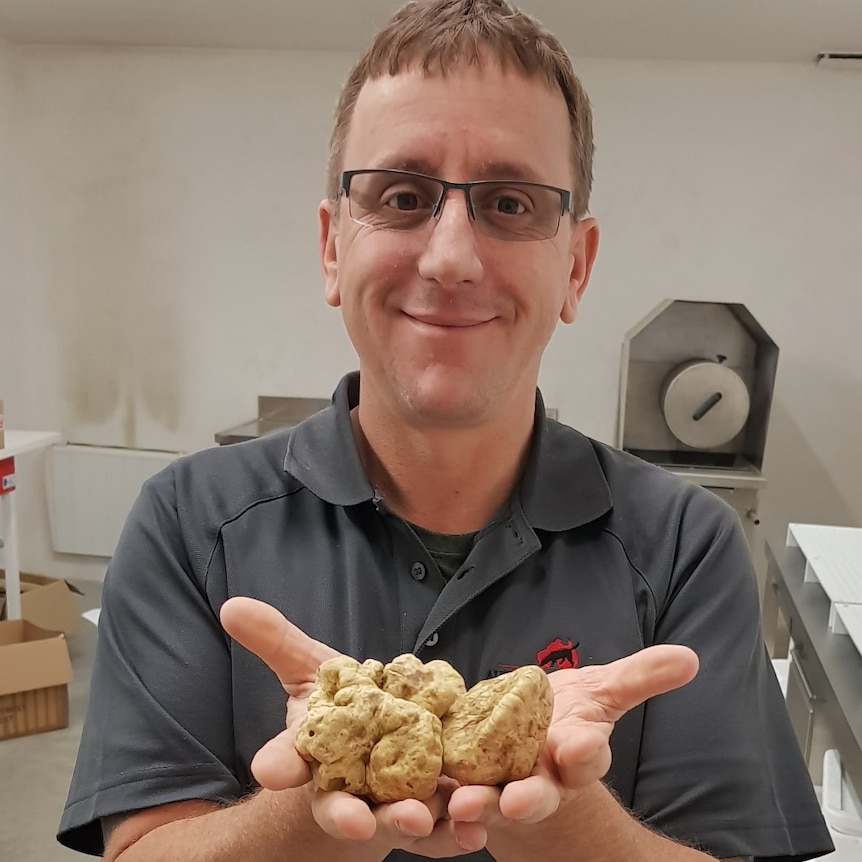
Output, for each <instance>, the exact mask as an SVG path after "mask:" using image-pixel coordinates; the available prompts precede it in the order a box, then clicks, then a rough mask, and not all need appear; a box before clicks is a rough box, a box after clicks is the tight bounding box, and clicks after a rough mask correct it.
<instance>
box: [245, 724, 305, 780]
mask: <svg viewBox="0 0 862 862" xmlns="http://www.w3.org/2000/svg"><path fill="white" fill-rule="evenodd" d="M293 740H294V732H293V729H288V730H283V731H282V732H281V733H279V734H278V736H274V737H273V738H272V739H270V740H269V741H268V742H266V743H264V745H263V747H262V748H260V749H259V750H258V752H257V753H256V754H255V756H254V757H253V758H252V761H251V774H252V775H253V776H254V777H255V780H256V781H257V782H258V784H260V786H261V787H265V788H266V789H267V790H287V788H288V787H302V785H303V784H307V783H308V782H309V781H311V768H310V767H309V765H308V763H307V762H306V761H305V760H303V758H302V757H301V756H300V754H299V752H298V751H297V750H296V747H295V746H294V744H293Z"/></svg>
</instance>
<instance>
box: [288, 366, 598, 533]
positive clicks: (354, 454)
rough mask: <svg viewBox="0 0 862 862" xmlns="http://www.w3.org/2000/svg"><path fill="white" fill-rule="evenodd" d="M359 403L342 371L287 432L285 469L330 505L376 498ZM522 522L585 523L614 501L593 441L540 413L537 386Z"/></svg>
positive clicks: (354, 380) (560, 526)
mask: <svg viewBox="0 0 862 862" xmlns="http://www.w3.org/2000/svg"><path fill="white" fill-rule="evenodd" d="M358 402H359V373H358V372H353V373H351V374H348V375H346V376H345V377H344V378H342V380H341V382H340V383H339V384H338V388H337V389H336V390H335V393H334V395H333V397H332V404H331V405H330V406H329V407H327V408H325V409H323V410H321V411H320V412H318V413H315V414H314V415H313V416H311V417H310V418H308V419H306V420H305V421H304V422H301V423H300V424H299V425H297V426H296V428H295V429H294V430H293V432H292V433H291V434H290V435H289V436H288V445H287V454H286V455H285V459H284V469H285V472H287V473H288V474H290V475H291V476H293V477H294V478H295V479H296V480H297V481H298V482H300V483H301V484H302V485H304V486H305V487H306V488H308V490H309V491H311V492H312V493H313V494H315V495H316V496H317V497H320V498H321V499H322V500H325V501H326V502H328V503H331V504H332V505H335V506H354V505H358V504H359V503H364V502H367V501H370V500H373V499H374V489H373V487H372V486H371V483H370V482H369V481H368V478H367V477H366V475H365V471H364V469H363V467H362V462H361V461H360V459H359V452H358V451H357V448H356V442H355V440H354V437H353V429H352V427H351V423H350V410H351V408H352V407H355V406H356V404H357V403H358ZM519 497H520V505H521V508H522V509H523V511H524V514H525V516H526V518H527V521H528V522H529V523H530V524H531V525H532V526H533V527H534V528H535V529H539V530H549V531H554V532H558V531H563V530H570V529H572V528H574V527H579V526H582V525H584V524H588V523H590V522H591V521H594V520H596V519H597V518H599V517H601V516H602V515H604V514H605V513H606V512H608V511H609V510H610V509H611V507H612V500H611V492H610V488H609V486H608V483H607V479H606V478H605V475H604V472H603V470H602V468H601V464H600V463H599V459H598V456H597V455H596V451H595V448H594V445H593V443H592V441H591V440H589V439H588V438H587V437H585V436H584V435H583V434H580V433H579V432H578V431H575V430H574V429H573V428H569V427H568V426H566V425H561V424H560V423H558V422H555V421H553V420H550V419H548V418H547V417H546V415H545V407H544V404H543V402H542V396H541V393H540V392H539V391H538V390H537V391H536V416H535V427H534V432H533V440H532V443H531V447H530V455H529V458H528V461H527V464H526V467H525V469H524V475H523V477H522V479H521V483H520V486H519Z"/></svg>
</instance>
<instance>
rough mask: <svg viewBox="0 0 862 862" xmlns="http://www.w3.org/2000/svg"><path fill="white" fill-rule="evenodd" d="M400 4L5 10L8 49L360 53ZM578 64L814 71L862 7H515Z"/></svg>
mask: <svg viewBox="0 0 862 862" xmlns="http://www.w3.org/2000/svg"><path fill="white" fill-rule="evenodd" d="M399 5H401V4H400V2H399V0H0V39H3V40H5V41H7V42H14V43H25V44H26V43H39V44H86V45H93V44H102V45H122V46H182V47H220V48H292V49H311V50H320V49H330V50H359V49H361V48H362V46H364V44H365V43H366V42H367V41H368V39H369V37H370V35H371V34H372V33H373V32H374V31H375V30H376V29H377V28H378V27H379V26H380V25H381V24H382V23H383V22H384V21H385V20H386V19H387V17H388V16H389V15H390V14H391V12H392V11H394V10H395V9H396V8H397V7H398V6H399ZM520 5H521V6H522V8H524V9H525V10H526V11H529V12H531V13H532V14H534V15H536V16H537V17H538V18H540V19H541V20H542V21H543V22H544V23H545V24H546V25H547V26H548V27H549V28H550V29H551V30H553V31H554V32H555V33H557V35H558V36H560V37H561V39H562V40H563V42H564V43H565V45H566V48H567V49H568V50H569V51H570V52H571V53H572V54H573V55H574V56H576V57H607V58H644V59H683V60H725V61H763V62H813V61H814V58H815V56H816V54H817V53H818V52H820V51H862V0H521V3H520Z"/></svg>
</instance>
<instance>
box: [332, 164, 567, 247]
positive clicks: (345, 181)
mask: <svg viewBox="0 0 862 862" xmlns="http://www.w3.org/2000/svg"><path fill="white" fill-rule="evenodd" d="M359 174H396V175H399V176H403V177H413V178H415V179H420V180H429V181H431V182H434V183H438V184H439V185H440V189H441V191H440V197H439V198H437V201H436V202H435V204H434V208H433V210H432V211H431V215H430V217H429V221H430V220H431V219H436V218H438V217H439V215H440V213H441V212H442V210H443V201H444V200H445V199H446V195H447V194H448V192H449V191H450V190H452V189H455V190H458V191H462V192H463V193H464V200H465V202H466V204H467V215H468V216H469V218H470V221H472V222H475V221H476V210H475V207H474V206H473V194H472V189H474V188H476V187H477V186H479V187H481V186H490V185H499V184H500V183H516V184H517V185H519V186H528V187H531V188H538V189H546V190H547V191H551V192H556V193H557V194H558V195H559V196H560V213H559V218H558V219H557V226H556V229H555V230H554V232H553V233H552V234H551V235H550V236H548V237H544V238H545V239H552V238H553V237H555V236H556V235H557V234H558V233H559V231H560V222H561V221H562V219H563V216H564V215H565V214H566V213H569V214H570V215H572V216H573V217H575V218H577V216H575V211H574V209H573V208H572V193H571V192H570V191H569V190H568V189H563V188H560V187H559V186H551V185H546V184H545V183H534V182H532V181H530V180H515V179H511V180H506V179H499V180H471V181H470V182H466V183H453V182H449V180H443V179H440V177H432V176H430V175H429V174H420V173H416V172H415V171H401V170H397V169H395V168H360V169H359V170H355V171H342V172H341V182H340V184H339V187H338V196H339V197H341V195H342V194H344V196H345V197H346V198H347V199H348V201H349V200H350V183H351V182H352V180H353V178H354V177H355V176H357V175H359ZM360 224H363V222H360ZM387 229H389V230H391V228H387Z"/></svg>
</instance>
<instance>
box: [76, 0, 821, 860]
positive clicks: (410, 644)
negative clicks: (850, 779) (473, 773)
mask: <svg viewBox="0 0 862 862" xmlns="http://www.w3.org/2000/svg"><path fill="white" fill-rule="evenodd" d="M591 157H592V133H591V121H590V110H589V104H588V101H587V98H586V96H585V94H584V93H583V91H582V89H581V87H580V84H579V83H578V81H577V79H576V78H575V76H574V73H573V72H572V69H571V66H570V63H569V60H568V58H567V57H566V55H565V52H564V51H563V49H562V48H561V46H560V45H559V43H558V42H557V41H556V39H554V38H553V37H552V36H551V35H550V34H548V33H547V32H546V31H544V30H542V29H541V28H540V27H539V25H537V24H536V23H535V22H533V21H532V20H531V19H529V18H527V17H525V16H523V15H521V14H519V13H516V12H515V11H514V10H513V9H511V8H510V7H509V6H508V5H507V4H505V3H503V2H497V0H475V2H468V0H457V2H456V0H430V2H418V3H413V4H410V5H409V6H407V7H405V8H404V9H403V10H402V11H401V12H399V13H398V14H397V15H396V16H395V18H394V19H393V20H392V22H390V24H389V25H388V26H387V28H386V29H385V30H384V31H382V32H381V34H379V35H378V36H377V38H376V39H375V41H374V43H373V44H372V46H371V48H370V49H369V51H368V52H366V54H365V55H364V57H363V58H362V60H361V61H360V63H359V64H358V66H357V67H356V69H355V70H354V72H353V74H352V75H351V77H350V79H349V80H348V82H347V84H346V86H345V88H344V91H343V93H342V97H341V101H340V104H339V109H338V117H337V121H336V128H335V132H334V134H333V141H332V145H331V164H330V172H329V190H328V192H329V193H328V196H327V199H326V200H325V201H324V202H323V203H322V204H321V207H320V226H321V230H320V247H321V259H322V264H323V271H324V276H325V290H326V300H327V302H328V303H329V304H330V305H332V306H336V307H340V308H341V312H342V315H343V318H344V322H345V324H346V327H347V330H348V332H349V335H350V337H351V339H352V341H353V344H354V345H355V347H356V350H357V353H358V355H359V365H360V368H359V375H358V376H357V375H351V376H349V377H348V378H346V379H345V380H344V381H343V382H342V384H341V385H340V386H339V388H338V390H337V392H336V394H335V396H334V401H333V405H332V407H330V408H328V409H327V410H325V411H322V412H321V413H320V414H318V415H317V416H315V417H313V418H312V419H310V420H308V421H307V422H305V423H303V424H302V425H300V426H299V427H297V428H296V429H293V430H292V431H290V432H288V433H286V434H283V435H276V436H273V437H270V438H265V439H263V440H259V441H254V442H252V443H249V444H243V445H240V446H233V447H227V448H225V449H222V450H212V451H208V452H203V453H199V454H197V455H195V456H192V457H190V458H188V459H184V460H183V461H181V462H179V463H177V464H176V465H175V466H174V467H172V468H169V469H168V470H167V471H165V472H164V473H163V474H161V475H160V476H158V477H156V478H155V479H154V480H152V481H151V482H150V483H148V485H147V486H146V487H145V489H144V490H143V492H142V495H141V498H140V499H139V500H138V502H137V504H136V506H135V508H134V510H133V512H132V513H131V515H130V518H129V522H128V524H127V527H126V529H125V531H124V534H123V537H122V539H121V542H120V545H119V547H118V549H117V552H116V555H115V557H114V559H113V561H112V563H111V569H110V572H109V574H108V576H107V578H106V582H105V594H104V604H103V619H102V625H101V627H100V633H99V647H98V652H97V657H96V663H95V667H94V675H93V688H92V693H91V705H90V710H89V714H88V718H87V723H86V726H85V730H84V735H83V738H82V743H81V745H82V747H81V752H80V755H79V762H78V766H77V769H76V774H75V777H74V779H73V784H72V789H71V791H70V796H69V801H68V803H67V808H66V812H65V814H64V818H63V822H62V824H61V836H60V837H61V840H63V841H64V842H65V843H67V844H69V845H70V846H73V847H76V848H78V849H81V850H84V851H87V852H91V853H99V852H102V836H103V835H104V838H105V850H104V853H105V858H106V859H108V860H117V859H119V860H122V862H135V860H147V862H152V860H173V859H183V860H188V862H195V860H208V862H216V860H240V859H241V860H246V859H256V860H266V859H290V860H333V859H338V860H345V862H353V860H356V862H365V860H368V862H372V860H374V862H376V860H382V859H384V858H386V859H389V860H406V859H411V858H416V857H417V856H432V857H443V858H450V857H456V856H460V855H464V854H467V853H471V852H475V853H476V857H475V858H477V859H488V858H494V859H497V860H499V862H516V860H527V859H541V860H549V862H550V861H551V860H563V859H566V860H568V859H584V860H596V862H617V860H619V862H623V860H625V862H638V860H643V862H648V860H662V862H677V860H678V862H696V860H705V859H709V858H725V859H742V858H751V857H757V858H775V859H783V860H802V859H808V858H813V857H815V856H817V855H820V854H822V853H824V852H826V851H827V850H829V849H830V846H831V845H830V842H829V838H828V834H827V832H826V830H825V827H824V825H823V821H822V818H821V817H820V813H819V809H818V807H817V804H816V800H815V799H814V796H813V793H812V789H811V786H810V784H809V783H808V779H807V775H806V772H805V769H804V766H803V764H802V762H801V758H800V756H799V753H798V750H797V748H796V746H795V742H794V739H793V736H792V732H791V731H790V728H789V724H788V721H787V718H786V714H785V712H784V710H783V704H782V700H781V695H780V692H779V690H778V687H777V684H776V683H775V679H774V676H773V675H772V674H771V668H770V665H769V663H768V660H767V659H766V656H765V653H764V650H763V646H762V644H761V642H760V635H759V629H758V624H757V620H758V608H757V595H756V587H755V580H754V576H753V573H752V571H751V565H750V562H749V558H748V555H747V551H746V548H745V543H744V539H743V537H742V531H741V529H740V526H739V524H738V522H737V521H736V519H735V517H734V516H733V513H732V512H731V511H730V510H729V508H728V507H726V506H725V505H724V504H723V503H721V502H720V501H719V500H718V499H717V498H715V497H713V496H712V495H711V494H709V493H708V492H706V491H704V490H702V489H698V488H695V487H694V486H691V485H688V484H685V483H682V482H680V481H679V480H677V479H676V478H674V477H672V476H670V475H669V474H668V473H666V472H664V471H661V470H659V469H658V468H655V467H652V466H649V465H646V464H644V463H642V462H640V461H637V460H636V459H634V458H631V457H629V456H627V455H624V454H623V453H620V452H617V451H615V450H612V449H610V448H609V447H607V446H603V445H601V444H599V443H596V442H594V441H590V440H587V439H586V438H584V437H582V436H581V435H579V434H578V433H577V432H575V431H574V430H572V429H569V428H566V427H565V426H562V425H559V424H557V423H555V422H551V421H549V420H547V419H546V418H545V416H544V411H543V408H542V403H541V399H540V398H539V397H538V396H537V391H536V382H537V378H538V372H539V363H540V359H541V356H542V352H543V350H544V348H545V346H546V344H547V343H548V340H549V339H550V337H551V334H552V332H553V330H554V328H555V326H556V323H557V321H558V320H562V321H563V322H566V323H571V322H572V321H573V320H574V318H575V316H576V312H577V308H578V303H579V301H580V299H581V297H582V296H583V293H584V290H585V289H586V286H587V282H588V280H589V276H590V271H591V268H592V265H593V261H594V259H595V256H596V250H597V245H598V230H597V226H596V223H595V221H594V220H593V219H592V218H589V217H588V216H587V204H588V199H589V190H590V181H591ZM242 597H246V598H242ZM285 618H287V619H285ZM287 620H290V622H288V621H287ZM222 626H223V627H224V628H222ZM225 630H226V631H227V632H228V633H229V635H230V636H231V637H228V636H226V635H225ZM240 644H242V645H243V646H240ZM409 651H413V652H415V653H416V654H418V655H419V656H420V657H422V658H423V659H424V660H430V659H431V658H444V659H447V660H449V661H450V662H451V663H452V664H454V665H455V666H456V667H457V668H458V669H459V670H460V671H461V673H462V674H463V675H464V676H465V679H466V681H467V683H468V685H471V684H473V683H474V682H476V681H477V680H478V679H481V678H483V677H487V676H492V675H494V674H496V673H499V672H501V671H503V670H505V669H506V668H509V667H512V666H517V665H522V664H528V663H534V664H535V663H538V664H540V665H542V666H544V667H546V669H548V670H549V671H554V672H553V673H552V674H551V676H550V679H551V682H552V686H553V688H554V691H555V712H554V718H553V721H552V726H551V729H550V732H549V738H548V743H547V745H546V747H545V749H544V751H543V752H542V754H541V755H540V758H539V761H538V763H537V765H536V768H535V770H534V773H533V775H531V776H530V777H528V778H527V779H525V780H523V781H519V782H513V783H511V784H509V785H507V786H506V787H504V788H502V789H501V788H488V787H469V786H465V787H455V786H453V784H452V783H451V782H448V781H442V780H441V782H440V786H439V788H438V791H437V792H436V793H435V795H434V796H433V797H432V798H431V799H428V800H424V801H417V800H409V801H405V802H397V803H392V804H389V805H381V806H375V807H371V806H369V805H367V804H366V802H365V801H363V800H361V799H358V798H354V797H351V796H348V795H346V794H343V793H339V792H332V793H322V792H319V791H318V792H315V791H312V790H311V789H310V787H309V785H308V779H309V773H308V768H307V766H306V765H305V764H304V763H303V762H302V760H301V759H300V758H299V756H298V755H297V754H296V752H295V750H294V749H293V745H292V734H293V729H294V728H295V726H296V721H297V719H298V717H299V716H300V715H301V713H302V697H303V695H305V694H307V692H308V691H309V688H310V686H311V684H312V681H313V679H314V672H315V670H316V668H317V667H318V665H319V664H320V663H321V662H322V661H323V660H325V659H326V658H328V657H330V656H332V655H335V654H337V653H346V654H350V655H352V656H354V657H356V658H358V659H360V660H362V659H365V658H367V657H374V658H378V659H382V660H388V659H390V658H392V657H393V656H395V655H397V654H399V653H401V652H409ZM260 659H263V662H261V661H260ZM698 660H699V662H700V672H699V673H697V675H695V674H696V672H697V664H698ZM264 662H265V663H266V664H264ZM266 665H269V667H270V668H271V669H272V671H274V672H275V674H273V673H272V671H270V670H268V669H267V667H266ZM276 675H277V677H278V678H276ZM279 680H280V683H281V685H280V684H279ZM282 686H283V688H282ZM285 691H286V692H287V694H288V695H289V696H290V701H289V703H288V714H287V729H285V720H284V708H285V696H284V693H285ZM650 698H652V699H650ZM644 701H647V702H646V703H645V704H644V703H643V702H644ZM611 731H613V735H612V736H611ZM256 753H257V754H256ZM255 754H256V756H255ZM253 758H254V763H252V759H253Z"/></svg>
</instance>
